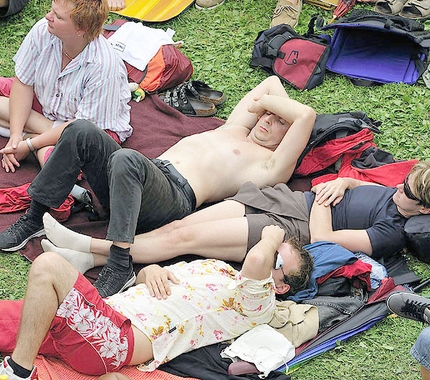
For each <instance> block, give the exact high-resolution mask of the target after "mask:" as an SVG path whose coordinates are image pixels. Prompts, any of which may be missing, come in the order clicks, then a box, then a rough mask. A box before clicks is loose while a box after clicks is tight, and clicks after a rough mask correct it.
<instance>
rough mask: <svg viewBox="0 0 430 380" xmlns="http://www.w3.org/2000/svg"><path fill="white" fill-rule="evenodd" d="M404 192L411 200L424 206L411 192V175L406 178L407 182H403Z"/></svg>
mask: <svg viewBox="0 0 430 380" xmlns="http://www.w3.org/2000/svg"><path fill="white" fill-rule="evenodd" d="M403 191H404V193H405V195H406V197H408V198H409V199H411V200H413V201H415V202H418V203H419V204H422V203H423V202H422V201H421V199H419V198H417V197H416V196H415V195H414V193H413V192H412V190H411V187H410V186H409V174H408V175H407V176H406V178H405V180H404V181H403Z"/></svg>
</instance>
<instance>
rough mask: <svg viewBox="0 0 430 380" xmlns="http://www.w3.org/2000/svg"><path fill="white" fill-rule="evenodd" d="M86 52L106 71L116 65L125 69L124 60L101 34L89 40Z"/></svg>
mask: <svg viewBox="0 0 430 380" xmlns="http://www.w3.org/2000/svg"><path fill="white" fill-rule="evenodd" d="M88 54H89V56H90V58H91V60H92V61H93V62H97V63H98V64H99V65H100V67H101V70H104V71H107V72H108V73H109V72H112V71H113V70H114V68H118V67H121V68H123V69H124V70H125V66H124V61H123V60H122V59H121V57H120V56H119V54H118V53H117V52H116V51H115V49H114V48H113V47H112V44H111V43H110V42H109V41H108V40H107V39H106V38H105V37H103V36H102V35H100V36H98V37H96V38H95V39H94V40H93V41H91V43H90V44H89V50H88Z"/></svg>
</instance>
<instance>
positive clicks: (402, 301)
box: [387, 292, 430, 324]
mask: <svg viewBox="0 0 430 380" xmlns="http://www.w3.org/2000/svg"><path fill="white" fill-rule="evenodd" d="M387 307H388V309H390V311H391V312H393V313H395V314H397V315H398V316H399V317H403V318H407V319H412V320H414V321H419V322H423V323H428V324H430V309H429V307H430V299H428V298H425V297H421V296H419V295H418V294H415V293H410V292H398V293H393V294H391V295H390V296H389V297H388V298H387Z"/></svg>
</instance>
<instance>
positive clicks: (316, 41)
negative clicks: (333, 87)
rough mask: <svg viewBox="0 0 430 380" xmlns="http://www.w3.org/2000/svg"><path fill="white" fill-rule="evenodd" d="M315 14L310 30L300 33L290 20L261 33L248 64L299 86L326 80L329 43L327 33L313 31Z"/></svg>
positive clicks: (318, 83) (308, 86) (314, 84)
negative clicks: (295, 29) (288, 23)
mask: <svg viewBox="0 0 430 380" xmlns="http://www.w3.org/2000/svg"><path fill="white" fill-rule="evenodd" d="M315 20H316V18H313V19H312V20H311V21H310V23H309V28H308V32H307V33H306V34H304V35H300V34H298V33H297V32H295V31H294V29H293V28H292V27H291V26H290V25H287V24H280V25H277V26H274V27H273V28H270V29H267V30H263V31H261V32H259V33H258V35H257V38H256V39H255V42H254V49H253V51H252V59H251V61H250V63H249V65H250V66H251V67H253V68H262V69H263V70H265V71H267V72H268V73H270V74H275V75H277V76H278V77H279V78H280V79H282V80H283V81H284V82H286V83H288V84H290V85H292V86H293V87H295V88H297V89H299V90H304V89H307V90H310V89H312V88H314V87H316V86H318V85H320V84H321V83H322V82H323V80H324V74H325V66H326V62H327V59H328V56H329V54H330V47H329V46H328V42H327V40H326V39H325V36H323V37H320V36H317V35H315V34H314V33H313V31H314V21H315Z"/></svg>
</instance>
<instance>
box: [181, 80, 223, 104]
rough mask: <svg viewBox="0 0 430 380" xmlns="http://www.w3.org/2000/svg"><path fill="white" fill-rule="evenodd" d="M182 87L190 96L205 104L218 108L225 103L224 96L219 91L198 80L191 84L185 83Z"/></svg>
mask: <svg viewBox="0 0 430 380" xmlns="http://www.w3.org/2000/svg"><path fill="white" fill-rule="evenodd" d="M184 85H185V86H186V87H187V89H188V90H190V91H191V92H192V94H193V95H194V96H195V97H196V98H197V99H200V100H203V101H204V102H207V103H213V104H215V105H216V106H219V105H221V104H223V103H224V102H225V99H226V97H225V95H224V93H223V92H221V91H217V90H213V89H212V88H210V87H209V86H208V85H207V84H206V83H203V82H202V81H199V80H193V81H191V82H185V83H184Z"/></svg>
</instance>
